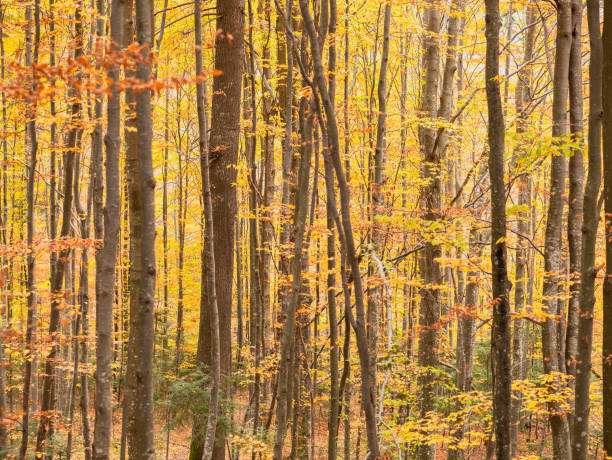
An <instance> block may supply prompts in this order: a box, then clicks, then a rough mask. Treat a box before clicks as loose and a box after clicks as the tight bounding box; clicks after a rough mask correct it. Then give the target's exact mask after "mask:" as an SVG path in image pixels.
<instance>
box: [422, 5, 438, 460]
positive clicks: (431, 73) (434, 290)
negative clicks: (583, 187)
mask: <svg viewBox="0 0 612 460" xmlns="http://www.w3.org/2000/svg"><path fill="white" fill-rule="evenodd" d="M440 22H441V20H440V10H439V7H438V5H436V4H435V3H434V2H433V1H429V2H428V3H427V4H426V7H425V28H426V30H425V32H424V33H425V36H424V39H423V48H424V55H423V67H424V70H423V71H424V74H425V75H424V83H423V90H422V93H421V107H420V109H421V114H422V116H423V117H429V118H435V117H436V112H437V110H436V106H437V97H438V94H437V93H438V81H439V76H440V49H439V44H438V35H439V33H440ZM435 133H436V130H435V129H433V128H428V127H426V126H425V125H423V126H420V127H419V143H420V148H421V157H422V158H423V160H422V163H421V164H422V167H421V177H422V178H423V180H424V181H425V185H424V186H423V188H422V189H421V192H420V193H421V196H420V197H419V204H420V206H421V207H422V209H423V219H424V220H425V225H426V226H428V225H431V224H432V223H433V222H435V221H436V220H438V219H439V218H440V212H441V206H442V198H441V193H442V190H441V188H442V185H441V178H440V155H439V153H440V152H439V150H438V148H437V146H436V145H435V135H436V134H435ZM441 256H442V250H441V248H440V246H439V244H436V243H435V242H434V241H433V240H432V239H431V236H428V239H427V240H426V242H425V247H424V248H423V249H422V250H421V251H420V252H419V271H420V275H421V278H422V283H423V285H422V288H421V306H420V311H419V328H420V329H419V344H418V349H419V350H418V365H419V366H420V367H421V368H422V369H423V372H422V373H421V374H420V375H419V387H420V392H421V394H420V414H421V418H423V419H425V418H428V417H430V415H431V414H432V413H433V411H434V409H435V407H434V399H435V394H436V384H435V382H436V377H435V374H434V372H433V371H434V369H435V367H436V366H437V365H438V354H437V352H436V350H437V348H438V339H439V331H438V328H439V325H438V322H439V321H440V302H441V299H440V289H439V288H440V285H441V284H442V270H441V267H440V264H439V262H438V259H439V258H440V257H441ZM423 435H424V436H426V435H427V434H426V433H423ZM416 456H417V458H418V459H419V460H433V459H434V458H435V456H436V446H435V444H434V443H421V444H419V445H418V446H417V454H416Z"/></svg>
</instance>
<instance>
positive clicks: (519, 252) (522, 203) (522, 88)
mask: <svg viewBox="0 0 612 460" xmlns="http://www.w3.org/2000/svg"><path fill="white" fill-rule="evenodd" d="M533 22H534V13H533V7H532V6H531V5H527V6H525V23H526V24H527V26H528V28H527V30H526V31H525V41H524V45H523V63H522V65H523V66H525V67H524V68H523V70H522V71H520V72H519V74H518V81H517V83H516V91H515V104H516V117H517V118H516V133H517V135H518V136H519V146H518V148H517V151H516V152H515V156H517V157H518V156H519V155H521V154H522V153H523V152H524V150H523V146H522V144H523V142H524V141H523V140H522V139H521V137H520V136H522V135H523V134H524V133H525V132H526V131H527V128H528V126H527V123H528V116H527V115H528V110H529V103H530V98H531V97H530V91H531V79H532V72H531V70H530V67H529V64H528V63H529V62H530V61H531V59H532V58H533V47H534V41H535V27H533V26H532V25H531V24H532V23H533ZM515 165H516V168H520V167H521V166H519V165H518V162H516V161H515ZM517 175H518V181H517V186H518V205H519V213H518V223H517V232H518V234H519V235H525V236H528V235H529V234H530V233H531V231H530V225H529V211H525V210H524V209H525V208H526V209H529V207H530V205H531V175H530V174H529V173H527V172H524V171H520V170H519V171H518V172H517ZM515 257H516V259H515V260H516V262H515V276H514V279H515V289H514V309H515V311H516V312H519V313H524V312H525V308H526V302H525V300H526V294H527V289H526V287H527V283H528V282H529V281H528V280H529V278H528V275H527V274H528V257H529V246H528V244H527V241H526V237H523V236H519V241H518V247H517V249H516V256H515ZM513 323H514V327H513V337H512V361H513V363H512V379H513V380H514V381H517V380H522V379H524V378H525V375H524V374H523V369H524V365H523V359H524V356H525V355H526V353H525V350H524V345H525V343H524V342H525V340H524V338H525V334H526V330H525V321H524V320H523V319H522V318H516V319H514V321H513ZM521 398H522V394H521V393H520V392H515V393H514V394H513V398H512V407H511V414H510V430H511V433H510V443H511V445H510V449H511V451H510V454H511V456H512V458H514V457H515V456H516V453H517V449H518V436H519V432H520V429H519V428H520V427H519V424H520V411H521Z"/></svg>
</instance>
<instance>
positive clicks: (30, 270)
mask: <svg viewBox="0 0 612 460" xmlns="http://www.w3.org/2000/svg"><path fill="white" fill-rule="evenodd" d="M25 18H26V21H27V22H28V24H27V26H26V27H27V28H26V67H30V66H31V68H32V81H31V83H30V86H31V89H32V91H34V92H35V91H36V87H37V81H36V79H37V72H36V65H37V64H38V50H39V43H40V1H39V0H36V1H35V2H34V17H33V19H34V35H33V36H32V25H31V22H32V7H31V6H29V5H28V6H27V7H26V11H25ZM36 114H37V111H36V102H34V103H32V104H31V105H30V107H29V108H28V120H27V122H26V139H27V140H26V145H28V147H29V149H30V158H29V164H28V183H27V186H26V202H27V211H26V213H27V216H26V238H27V243H28V247H29V248H32V245H33V243H34V236H35V235H34V218H35V210H34V200H35V197H34V185H35V181H36V162H37V156H38V140H37V137H36ZM26 263H27V274H26V292H27V294H28V295H27V308H28V313H27V320H26V334H25V347H26V360H25V370H24V377H23V406H22V409H23V416H22V420H21V430H22V431H21V433H22V436H21V444H20V446H19V460H24V459H25V457H26V454H27V450H28V437H29V425H30V394H31V382H32V368H33V367H34V366H33V364H34V357H35V356H36V350H34V342H35V338H36V321H37V319H36V316H37V314H36V305H37V299H36V255H35V253H34V251H28V255H27V257H26ZM35 404H36V403H35Z"/></svg>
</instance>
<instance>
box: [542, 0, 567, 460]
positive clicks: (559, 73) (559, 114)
mask: <svg viewBox="0 0 612 460" xmlns="http://www.w3.org/2000/svg"><path fill="white" fill-rule="evenodd" d="M571 27H572V11H571V3H570V1H569V0H562V1H560V2H558V3H557V39H556V52H555V66H554V77H553V107H552V117H553V125H552V136H553V141H554V142H555V143H556V145H557V146H558V147H561V146H562V143H563V142H564V139H563V136H565V134H566V128H567V126H566V125H567V114H566V111H567V108H566V106H567V98H568V85H569V78H568V75H569V62H570V53H571V40H572V37H571ZM566 169H567V167H566V161H565V157H564V155H563V153H562V152H560V151H559V152H555V151H553V154H552V158H551V173H550V195H549V196H550V199H549V205H548V215H547V220H546V233H545V245H544V270H545V275H544V276H545V277H544V283H543V298H544V304H545V310H546V313H547V314H548V316H547V317H546V319H545V320H544V324H543V326H542V354H543V359H544V372H545V373H546V374H549V375H552V382H551V383H552V384H553V385H560V384H561V382H560V381H559V375H558V373H559V372H562V369H564V367H565V366H564V363H563V362H560V360H562V359H563V357H560V356H559V349H560V348H559V347H560V346H561V344H560V343H559V341H558V338H559V337H558V330H559V321H560V318H561V316H562V313H563V311H564V307H563V305H562V302H561V301H560V299H559V297H560V294H561V286H560V281H561V276H562V272H563V266H562V263H561V261H562V251H563V247H562V246H563V244H562V228H563V207H564V199H563V194H564V193H565V180H566V177H567V173H566ZM552 391H554V390H552ZM548 408H549V411H550V416H549V418H550V424H551V428H552V441H553V451H554V456H555V458H557V459H566V458H570V456H571V451H570V439H569V426H568V423H567V417H566V415H565V413H563V411H562V410H561V408H560V407H559V403H558V402H555V401H550V402H549V403H548Z"/></svg>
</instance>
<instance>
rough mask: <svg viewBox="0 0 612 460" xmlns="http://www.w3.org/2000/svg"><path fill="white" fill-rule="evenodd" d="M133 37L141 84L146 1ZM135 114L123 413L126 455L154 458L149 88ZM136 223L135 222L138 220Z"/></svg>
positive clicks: (147, 66) (146, 64) (147, 64)
mask: <svg viewBox="0 0 612 460" xmlns="http://www.w3.org/2000/svg"><path fill="white" fill-rule="evenodd" d="M134 6H135V13H136V14H135V18H136V42H137V43H138V44H139V45H140V46H141V49H140V58H141V59H140V60H139V61H138V65H137V69H136V78H137V80H138V81H139V82H140V83H141V84H145V85H146V84H148V83H149V82H150V79H151V61H150V57H149V52H150V50H151V43H152V36H153V30H152V23H151V8H152V4H151V2H150V0H136V1H135V2H134ZM135 96H136V106H135V112H134V113H135V119H136V128H137V131H136V136H137V150H138V154H137V158H136V160H137V161H136V165H137V171H138V182H137V186H138V197H136V199H138V201H139V203H138V205H139V210H140V213H139V215H138V218H139V219H140V222H137V227H136V231H132V233H131V234H130V243H131V244H132V243H136V244H137V245H138V247H139V249H140V257H139V259H140V260H139V263H140V267H138V268H139V270H140V279H139V281H140V283H139V286H138V290H136V291H133V290H131V295H133V296H138V300H137V302H132V305H131V307H133V308H131V311H130V331H129V334H130V337H129V344H128V369H127V375H126V381H127V394H126V398H127V400H126V416H127V421H128V424H127V442H128V450H129V456H130V457H133V458H139V459H153V458H155V446H154V442H153V441H154V425H153V381H152V379H153V344H154V314H155V308H154V295H155V276H156V261H155V177H154V172H153V162H152V107H151V91H150V90H149V89H144V90H142V91H139V92H138V93H136V95H135ZM138 224H139V225H138Z"/></svg>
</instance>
